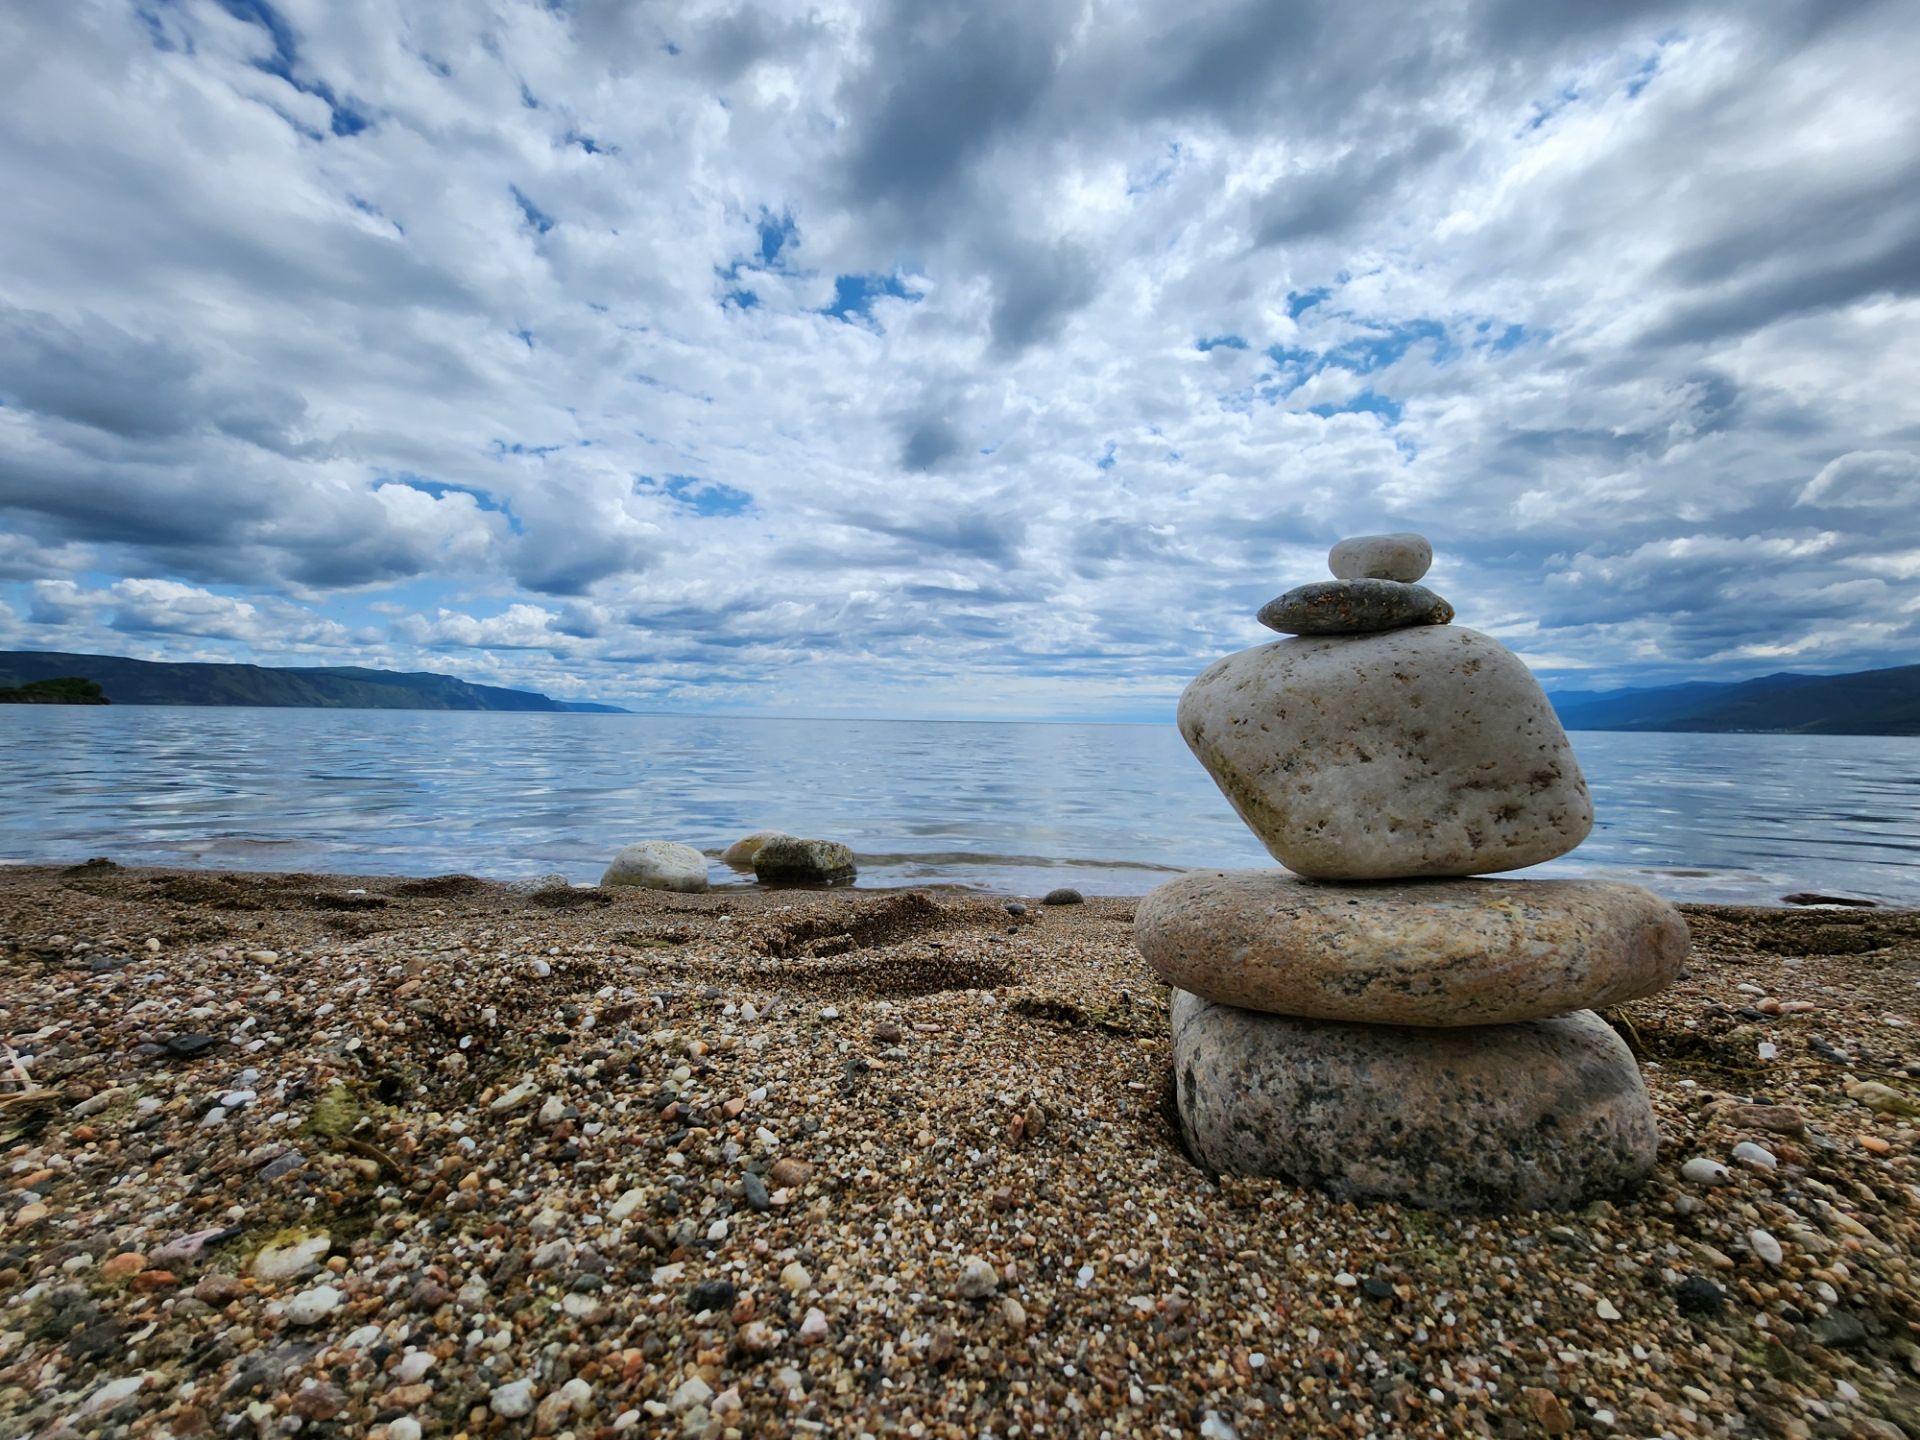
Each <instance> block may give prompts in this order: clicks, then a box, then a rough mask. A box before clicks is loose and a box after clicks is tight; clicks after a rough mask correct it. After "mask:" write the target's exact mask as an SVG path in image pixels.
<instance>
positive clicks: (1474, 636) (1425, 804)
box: [1180, 625, 1593, 880]
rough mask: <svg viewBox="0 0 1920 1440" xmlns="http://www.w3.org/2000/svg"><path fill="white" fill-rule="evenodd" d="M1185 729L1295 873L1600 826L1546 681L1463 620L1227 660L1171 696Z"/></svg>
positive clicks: (1388, 862) (1479, 852)
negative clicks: (1540, 680) (1544, 685)
mask: <svg viewBox="0 0 1920 1440" xmlns="http://www.w3.org/2000/svg"><path fill="white" fill-rule="evenodd" d="M1180 733H1181V734H1182V735H1184V736H1185V737H1186V740H1187V744H1188V745H1189V746H1190V747H1191V748H1192V750H1193V753H1194V754H1195V755H1196V756H1198V757H1199V760H1200V763H1201V764H1202V765H1204V766H1206V767H1207V773H1208V774H1210V775H1212V776H1213V778H1214V782H1215V783H1216V784H1217V785H1219V787H1220V789H1221V790H1222V791H1223V792H1224V793H1225V794H1226V797H1227V799H1228V800H1229V801H1230V802H1232V805H1233V808H1234V809H1235V810H1237V811H1239V813H1240V818H1241V819H1243V820H1244V821H1246V822H1247V824H1248V826H1249V827H1251V828H1252V830H1253V832H1254V833H1255V834H1256V835H1258V836H1259V837H1260V840H1261V843H1262V844H1264V845H1265V846H1266V847H1267V850H1268V852H1269V853H1270V854H1272V856H1273V857H1274V859H1276V860H1278V861H1279V862H1280V863H1281V864H1282V865H1285V866H1286V867H1287V868H1288V869H1289V870H1293V871H1296V872H1297V873H1299V874H1302V875H1310V876H1314V877H1317V878H1320V879H1327V880H1383V879H1397V878H1403V877H1411V876H1420V875H1478V874H1485V873H1488V872H1492V871H1499V870H1517V869H1519V868H1521V867H1522V866H1526V865H1537V864H1539V863H1540V862H1541V861H1543V860H1551V859H1553V858H1554V856H1556V855H1564V854H1566V853H1567V851H1569V850H1571V849H1573V847H1574V846H1576V845H1578V844H1579V843H1580V842H1581V841H1582V840H1584V839H1586V837H1587V833H1588V832H1589V831H1590V830H1591V829H1592V828H1593V800H1592V797H1591V796H1590V795H1589V794H1588V793H1587V783H1586V780H1585V778H1584V777H1582V775H1581V774H1580V766H1579V764H1578V762H1577V761H1575V759H1574V756H1573V749H1572V747H1571V746H1570V745H1569V744H1568V743H1567V736H1566V732H1565V731H1564V730H1562V729H1561V728H1560V721H1559V718H1558V717H1557V716H1556V715H1555V714H1554V713H1553V706H1552V705H1551V704H1549V703H1548V701H1547V697H1546V694H1545V692H1543V691H1542V690H1541V689H1540V685H1539V683H1538V682H1537V681H1536V680H1535V679H1534V678H1533V675H1532V674H1531V673H1530V672H1529V671H1528V669H1527V667H1526V666H1525V665H1524V664H1522V663H1521V661H1520V658H1519V657H1518V656H1516V655H1514V654H1513V653H1512V652H1511V651H1509V650H1508V649H1507V648H1506V647H1505V646H1503V645H1501V644H1500V642H1499V641H1497V640H1494V639H1493V638H1491V637H1490V636H1487V635H1482V634H1480V633H1479V632H1478V631H1476V630H1468V629H1465V628H1464V627H1461V626H1457V625H1430V626H1420V627H1417V628H1414V629H1408V630H1394V631H1389V632H1387V633H1385V634H1378V635H1339V636H1311V637H1308V636H1302V637H1298V638H1295V639H1291V640H1280V641H1276V642H1274V643H1273V644H1270V645H1260V646H1256V647H1255V648H1253V649H1251V650H1242V651H1240V652H1239V653H1238V654H1234V655H1229V656H1227V657H1226V658H1225V659H1222V660H1218V661H1215V662H1214V663H1213V664H1212V665H1210V666H1208V667H1207V668H1206V670H1204V671H1202V672H1201V674H1200V676H1199V678H1198V679H1196V680H1195V681H1194V682H1193V683H1192V684H1191V685H1189V686H1188V687H1187V690H1186V693H1185V694H1184V695H1182V696H1181V697H1180Z"/></svg>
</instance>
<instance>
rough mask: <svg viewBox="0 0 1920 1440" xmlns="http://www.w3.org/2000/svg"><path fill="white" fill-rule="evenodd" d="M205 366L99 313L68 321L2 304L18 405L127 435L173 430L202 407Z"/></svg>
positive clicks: (6, 361)
mask: <svg viewBox="0 0 1920 1440" xmlns="http://www.w3.org/2000/svg"><path fill="white" fill-rule="evenodd" d="M199 368H200V367H199V364H198V362H197V361H195V360H194V359H193V358H192V357H191V356H189V355H187V354H185V353H183V352H181V351H180V350H178V349H177V348H175V347H174V346H172V345H170V344H168V343H167V342H165V341H163V340H149V339H142V338H139V337H137V336H134V335H129V334H128V333H127V332H126V331H124V330H122V329H120V328H119V327H118V326H116V325H112V324H110V323H108V322H107V321H105V320H102V319H100V318H99V317H98V316H95V315H85V316H82V317H81V319H80V320H79V322H78V323H77V324H74V325H68V324H64V323H62V322H61V321H59V320H57V319H55V318H54V317H53V316H51V315H47V314H42V313H40V312H37V311H31V310H20V309H16V308H14V307H11V306H9V307H6V308H4V309H0V393H3V394H5V395H6V396H7V398H8V399H10V400H11V401H12V402H13V403H14V404H16V405H23V406H25V407H26V408H27V409H30V410H35V411H38V412H39V413H41V414H43V415H49V416H53V417H55V418H58V419H62V420H70V421H72V422H74V423H75V424H78V425H88V426H92V427H93V428H95V429H98V430H106V431H109V432H111V433H112V434H115V435H123V436H130V437H131V436H140V437H145V436H154V435H173V434H177V433H179V432H180V431H181V430H183V429H185V428H186V427H187V426H188V425H190V424H191V423H192V422H193V417H194V415H195V413H196V412H197V411H198V410H199V406H198V404H197V403H196V400H197V397H196V396H195V394H194V389H193V382H194V379H195V376H196V374H197V372H198V371H199Z"/></svg>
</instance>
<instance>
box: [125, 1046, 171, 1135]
mask: <svg viewBox="0 0 1920 1440" xmlns="http://www.w3.org/2000/svg"><path fill="white" fill-rule="evenodd" d="M166 1053H167V1047H166V1046H164V1045H156V1044H154V1043H153V1042H152V1041H151V1040H146V1041H142V1042H141V1043H140V1044H138V1045H136V1046H134V1047H133V1058H134V1059H136V1060H151V1059H153V1057H154V1056H156V1055H164V1054H166ZM162 1119H163V1117H162V1116H160V1115H158V1114H155V1115H154V1116H153V1117H152V1123H153V1124H156V1125H157V1124H160V1123H161V1122H162ZM146 1123H147V1122H145V1121H143V1122H142V1125H143V1127H144V1125H145V1124H146Z"/></svg>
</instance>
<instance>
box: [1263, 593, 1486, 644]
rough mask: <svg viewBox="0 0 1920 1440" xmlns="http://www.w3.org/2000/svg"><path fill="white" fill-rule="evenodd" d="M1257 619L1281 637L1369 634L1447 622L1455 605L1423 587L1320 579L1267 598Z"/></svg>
mask: <svg viewBox="0 0 1920 1440" xmlns="http://www.w3.org/2000/svg"><path fill="white" fill-rule="evenodd" d="M1257 618H1258V619H1259V621H1260V623H1261V624H1262V625H1264V626H1266V627H1267V628H1268V629H1269V630H1278V631H1279V632H1280V633H1281V634H1283V635H1373V634H1378V633H1379V632H1381V631H1383V630H1404V629H1406V628H1407V627H1408V626H1409V625H1446V624H1448V623H1450V622H1451V621H1452V620H1453V607H1452V606H1451V605H1449V604H1448V603H1447V602H1446V601H1444V600H1442V599H1441V598H1440V597H1439V596H1438V595H1436V594H1434V593H1433V591H1431V590H1429V589H1427V587H1426V586H1424V585H1404V584H1402V583H1401V582H1400V581H1398V580H1319V581H1315V582H1314V583H1313V584H1311V585H1299V586H1296V587H1295V588H1293V589H1292V590H1289V591H1287V593H1286V594H1284V595H1282V596H1281V597H1280V598H1279V599H1277V600H1269V601H1268V602H1267V603H1266V604H1265V605H1262V606H1261V607H1260V614H1259V616H1258V617H1257Z"/></svg>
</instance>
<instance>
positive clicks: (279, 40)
mask: <svg viewBox="0 0 1920 1440" xmlns="http://www.w3.org/2000/svg"><path fill="white" fill-rule="evenodd" d="M219 5H220V8H221V9H223V10H225V11H226V12H227V13H228V14H229V15H231V16H233V18H234V19H236V20H241V21H244V22H246V23H247V24H249V25H258V26H259V27H260V28H261V29H262V30H265V31H266V32H267V36H268V38H269V39H271V40H272V41H273V54H271V55H269V56H268V57H267V58H266V59H264V60H256V61H254V62H253V64H254V68H255V69H257V70H263V71H265V72H266V73H267V74H269V75H277V76H278V77H279V78H280V79H282V80H284V81H286V82H287V84H289V85H291V86H293V88H294V89H296V90H298V91H299V92H300V93H301V94H303V95H311V96H313V97H314V98H315V99H316V100H320V101H323V102H325V104H326V106H327V108H328V109H329V110H330V111H332V112H333V118H332V121H331V122H330V124H329V127H328V128H329V129H331V130H332V131H333V133H334V134H335V135H341V136H345V135H358V134H359V133H360V132H361V131H362V130H364V129H366V128H367V126H368V125H369V124H371V123H372V122H371V121H369V120H368V119H367V117H366V116H365V115H362V114H361V113H360V112H359V111H358V110H357V109H355V108H354V106H353V104H352V102H351V101H348V100H343V99H341V98H340V97H339V96H337V95H335V94H334V92H333V87H332V86H330V85H328V84H327V83H326V82H325V81H324V80H303V79H301V78H299V76H297V75H296V74H295V73H294V69H295V67H296V66H297V65H298V64H299V63H300V54H299V42H298V40H297V39H296V37H295V36H294V33H293V27H292V26H291V25H289V24H288V23H287V21H286V18H285V17H284V16H282V15H281V14H280V12H279V11H277V10H275V9H274V8H273V6H271V5H269V4H267V3H266V0H219ZM302 128H303V129H304V127H302ZM308 133H311V132H308Z"/></svg>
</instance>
